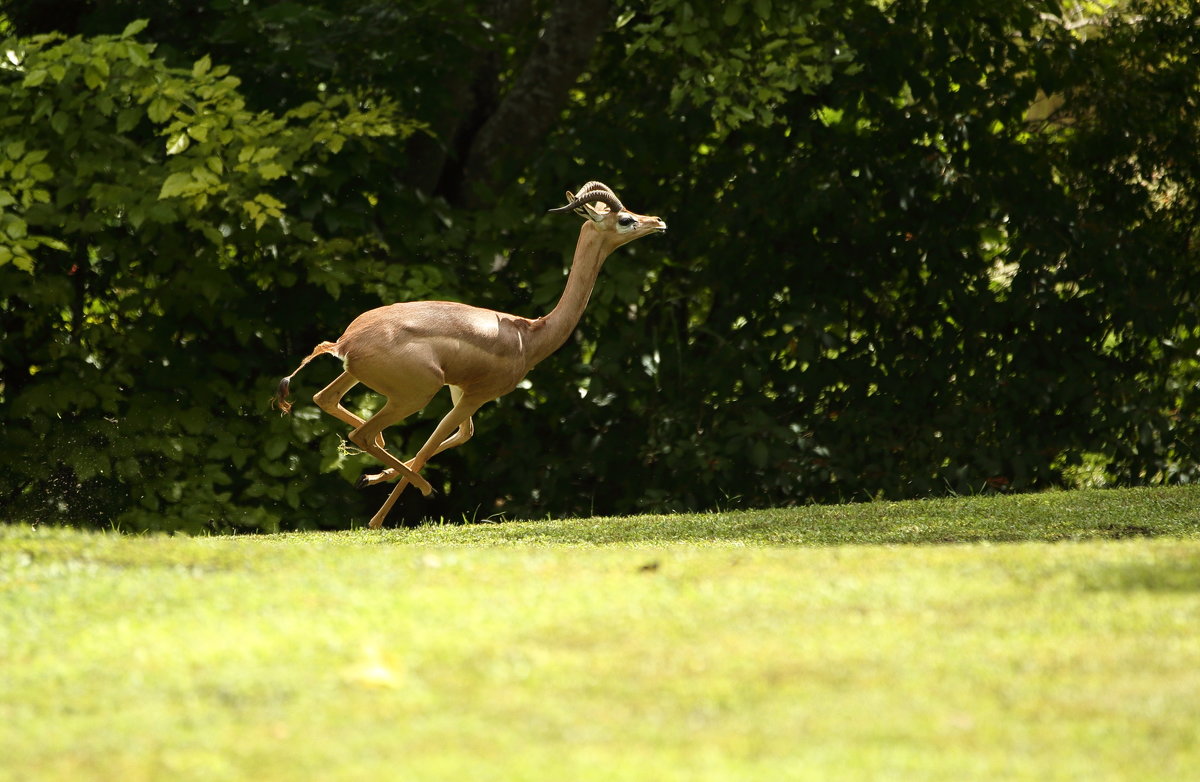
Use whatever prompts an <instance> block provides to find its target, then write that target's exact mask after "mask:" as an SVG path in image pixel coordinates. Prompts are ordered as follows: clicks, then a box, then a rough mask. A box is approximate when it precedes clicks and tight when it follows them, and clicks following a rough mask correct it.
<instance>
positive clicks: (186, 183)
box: [158, 171, 196, 198]
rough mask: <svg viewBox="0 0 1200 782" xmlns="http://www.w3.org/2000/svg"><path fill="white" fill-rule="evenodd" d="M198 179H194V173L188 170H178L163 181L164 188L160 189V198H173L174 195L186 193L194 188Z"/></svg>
mask: <svg viewBox="0 0 1200 782" xmlns="http://www.w3.org/2000/svg"><path fill="white" fill-rule="evenodd" d="M195 185H196V181H195V180H194V179H192V175H191V174H189V173H188V172H186V171H178V172H176V173H174V174H171V176H169V177H167V180H166V181H165V182H163V185H162V189H161V190H159V191H158V197H159V198H171V197H173V196H178V195H184V194H186V193H187V192H188V191H189V190H191V189H192V188H194V187H195Z"/></svg>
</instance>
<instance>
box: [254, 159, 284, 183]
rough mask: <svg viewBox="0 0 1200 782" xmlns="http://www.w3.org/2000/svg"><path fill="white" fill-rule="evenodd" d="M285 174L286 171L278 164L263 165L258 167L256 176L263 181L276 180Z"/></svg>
mask: <svg viewBox="0 0 1200 782" xmlns="http://www.w3.org/2000/svg"><path fill="white" fill-rule="evenodd" d="M286 173H287V169H285V168H284V167H283V166H281V165H279V164H278V163H264V164H263V165H261V166H259V167H258V175H259V176H261V177H262V178H263V179H278V178H279V177H281V176H283V175H284V174H286Z"/></svg>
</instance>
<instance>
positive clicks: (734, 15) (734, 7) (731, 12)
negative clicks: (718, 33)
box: [722, 3, 745, 27]
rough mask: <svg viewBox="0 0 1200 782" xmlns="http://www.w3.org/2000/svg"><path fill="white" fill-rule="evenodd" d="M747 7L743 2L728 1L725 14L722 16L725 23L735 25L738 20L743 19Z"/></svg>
mask: <svg viewBox="0 0 1200 782" xmlns="http://www.w3.org/2000/svg"><path fill="white" fill-rule="evenodd" d="M744 10H745V7H744V6H743V5H742V4H741V3H726V4H725V15H724V16H723V17H722V19H723V20H724V22H725V24H727V25H729V26H730V27H733V26H734V25H736V24H737V23H738V22H740V21H742V12H743V11H744Z"/></svg>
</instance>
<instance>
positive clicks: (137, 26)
mask: <svg viewBox="0 0 1200 782" xmlns="http://www.w3.org/2000/svg"><path fill="white" fill-rule="evenodd" d="M148 24H150V20H149V19H134V20H133V21H132V22H130V23H129V24H127V25H125V29H124V30H123V31H122V32H121V37H122V38H132V37H133V36H135V35H137V34H138V33H140V32H141V31H142V30H145V29H146V25H148Z"/></svg>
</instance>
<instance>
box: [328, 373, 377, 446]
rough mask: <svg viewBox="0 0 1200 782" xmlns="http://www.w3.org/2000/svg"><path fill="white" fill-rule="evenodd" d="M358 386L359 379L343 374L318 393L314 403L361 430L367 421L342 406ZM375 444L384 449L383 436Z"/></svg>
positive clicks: (353, 427)
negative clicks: (347, 396) (348, 392)
mask: <svg viewBox="0 0 1200 782" xmlns="http://www.w3.org/2000/svg"><path fill="white" fill-rule="evenodd" d="M356 385H358V378H356V377H355V376H354V375H352V374H350V373H349V372H343V373H342V374H340V375H338V376H337V378H336V379H335V380H334V381H333V382H332V383H330V384H329V385H327V386H325V387H324V388H322V389H321V390H320V391H318V392H317V393H316V394H315V395H314V396H313V401H314V402H316V404H317V407H319V408H321V409H322V410H324V411H325V412H326V413H329V414H330V415H331V416H333V417H334V418H336V419H338V420H339V421H344V422H346V423H348V424H350V427H351V428H352V429H359V428H361V427H362V425H363V424H365V423H366V421H364V420H363V419H361V418H359V417H358V416H356V415H355V414H354V413H351V412H350V411H349V410H347V409H346V408H345V407H343V406H342V397H343V396H345V395H346V392H347V391H349V390H350V389H351V388H354V386H356ZM375 444H376V445H378V446H379V447H380V448H382V447H383V445H384V444H383V436H382V435H380V436H379V437H378V439H376V441H375Z"/></svg>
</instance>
